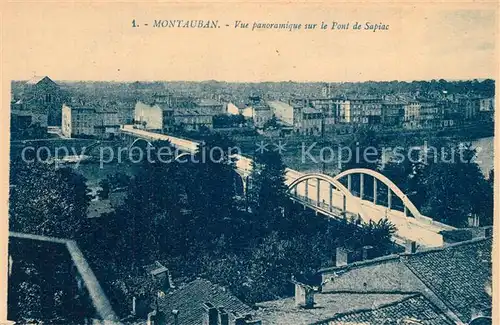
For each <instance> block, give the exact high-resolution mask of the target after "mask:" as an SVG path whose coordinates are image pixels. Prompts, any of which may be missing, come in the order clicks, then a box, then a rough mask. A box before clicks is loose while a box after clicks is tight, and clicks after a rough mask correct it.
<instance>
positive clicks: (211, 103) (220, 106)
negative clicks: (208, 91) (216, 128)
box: [194, 98, 226, 114]
mask: <svg viewBox="0 0 500 325" xmlns="http://www.w3.org/2000/svg"><path fill="white" fill-rule="evenodd" d="M194 107H196V108H200V109H203V110H206V111H212V112H213V113H214V114H224V113H225V112H226V105H225V104H224V103H222V102H220V101H218V100H215V99H210V98H207V99H205V98H201V99H198V100H196V101H195V102H194Z"/></svg>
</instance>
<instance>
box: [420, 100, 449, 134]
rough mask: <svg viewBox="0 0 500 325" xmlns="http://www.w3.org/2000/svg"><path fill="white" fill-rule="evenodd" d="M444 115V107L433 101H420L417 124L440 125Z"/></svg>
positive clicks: (428, 126) (422, 125) (434, 126)
mask: <svg viewBox="0 0 500 325" xmlns="http://www.w3.org/2000/svg"><path fill="white" fill-rule="evenodd" d="M443 117H444V108H443V106H442V105H440V104H439V103H435V102H420V116H419V120H420V121H419V126H420V127H422V128H436V127H439V126H441V124H442V120H443Z"/></svg>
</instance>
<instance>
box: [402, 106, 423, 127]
mask: <svg viewBox="0 0 500 325" xmlns="http://www.w3.org/2000/svg"><path fill="white" fill-rule="evenodd" d="M403 108H404V117H403V127H404V128H405V129H417V128H419V127H420V103H419V102H417V101H410V102H407V103H406V104H405V105H404V107H403Z"/></svg>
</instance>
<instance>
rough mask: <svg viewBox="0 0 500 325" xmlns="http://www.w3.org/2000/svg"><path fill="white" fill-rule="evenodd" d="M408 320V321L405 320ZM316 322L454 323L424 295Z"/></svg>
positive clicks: (359, 324) (360, 324)
mask: <svg viewBox="0 0 500 325" xmlns="http://www.w3.org/2000/svg"><path fill="white" fill-rule="evenodd" d="M405 321H406V322H405ZM314 324H328V325H365V324H366V325H372V324H373V325H376V324H420V325H452V324H454V322H452V321H451V320H450V319H448V318H447V317H446V316H445V315H444V314H443V313H442V312H441V311H440V310H439V309H438V308H437V307H436V306H434V305H433V304H432V303H431V302H430V301H429V300H427V299H426V298H425V297H423V296H422V295H414V296H411V297H408V298H404V299H403V300H401V301H398V302H396V303H391V304H387V305H383V306H380V307H377V308H374V309H367V310H359V311H354V312H350V313H345V314H340V315H337V316H335V317H333V318H331V319H327V320H324V321H322V322H318V323H314Z"/></svg>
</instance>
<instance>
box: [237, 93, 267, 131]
mask: <svg viewBox="0 0 500 325" xmlns="http://www.w3.org/2000/svg"><path fill="white" fill-rule="evenodd" d="M249 100H250V104H249V107H247V108H245V109H244V110H243V111H242V114H243V116H245V117H248V115H251V116H252V120H253V123H254V126H255V127H256V128H259V129H261V128H263V127H264V125H265V124H266V123H267V122H268V121H269V120H270V119H271V118H272V117H273V112H272V110H271V108H270V107H269V105H268V103H266V102H265V101H264V100H263V99H262V98H261V97H260V96H250V97H249Z"/></svg>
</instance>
